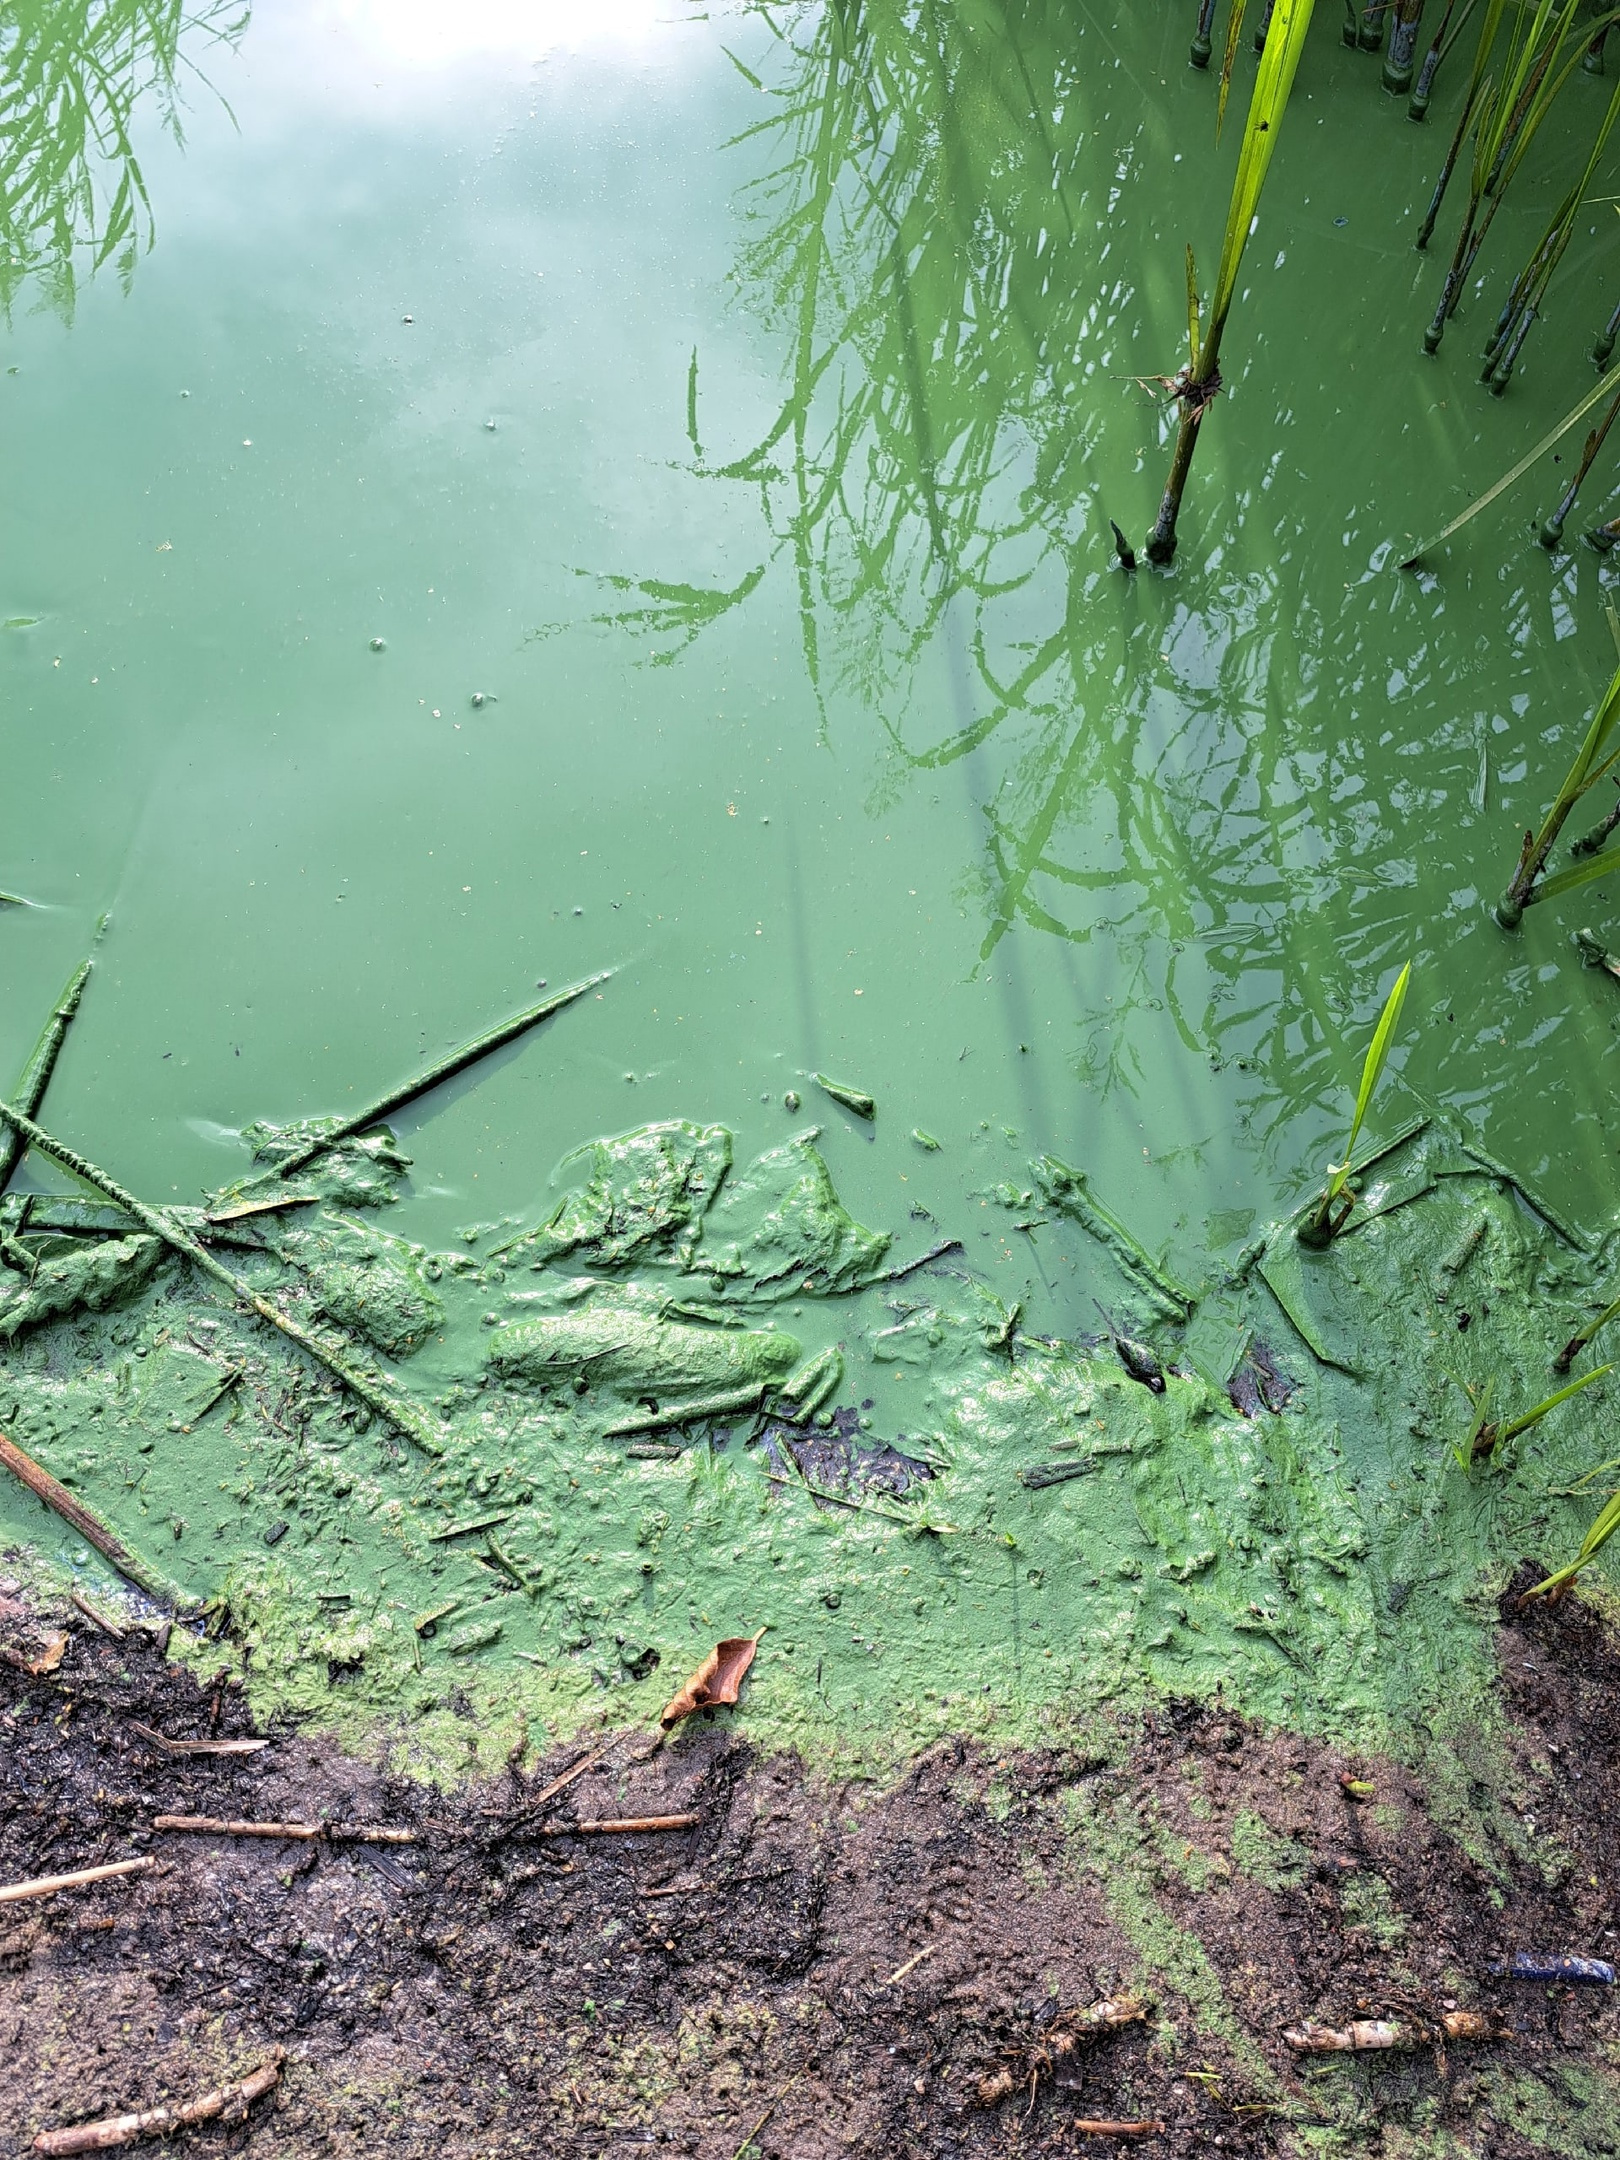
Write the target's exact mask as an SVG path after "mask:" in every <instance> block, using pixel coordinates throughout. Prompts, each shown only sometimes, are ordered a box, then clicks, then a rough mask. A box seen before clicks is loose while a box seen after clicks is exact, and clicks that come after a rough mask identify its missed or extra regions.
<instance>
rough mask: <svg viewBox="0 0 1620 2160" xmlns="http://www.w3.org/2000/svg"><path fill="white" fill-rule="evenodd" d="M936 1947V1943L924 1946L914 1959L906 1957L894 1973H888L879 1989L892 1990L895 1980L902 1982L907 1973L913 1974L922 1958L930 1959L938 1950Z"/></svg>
mask: <svg viewBox="0 0 1620 2160" xmlns="http://www.w3.org/2000/svg"><path fill="white" fill-rule="evenodd" d="M938 1947H939V1945H938V1944H937V1943H928V1944H926V1945H925V1946H924V1947H923V1948H922V1949H921V1950H919V1951H918V1952H917V1955H916V1956H915V1957H908V1958H907V1959H906V1962H905V1963H904V1964H903V1965H901V1966H899V1967H898V1968H897V1969H896V1970H895V1971H894V1972H892V1973H890V1975H889V1977H888V1979H887V1980H884V1981H882V1982H881V1983H880V1987H886V1988H892V1987H893V1986H894V1984H895V1982H896V1981H897V1980H903V1979H904V1978H905V1977H906V1974H907V1973H908V1972H915V1971H916V1969H917V1967H918V1966H919V1965H920V1964H921V1963H922V1961H923V1959H924V1958H931V1957H932V1956H933V1954H934V1952H935V1951H936V1950H937V1949H938Z"/></svg>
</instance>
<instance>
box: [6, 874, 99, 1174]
mask: <svg viewBox="0 0 1620 2160" xmlns="http://www.w3.org/2000/svg"><path fill="white" fill-rule="evenodd" d="M106 927H107V918H106V916H105V915H103V916H102V918H101V921H100V922H99V923H98V924H97V925H96V937H97V939H98V941H99V939H100V937H101V933H102V931H103V930H105V929H106ZM93 951H94V948H93V947H92V952H93ZM90 968H91V961H90V960H88V959H86V960H82V961H81V962H80V963H79V965H78V966H77V967H76V968H75V969H74V971H73V973H72V974H71V975H70V976H69V977H68V980H67V982H66V984H65V985H64V987H63V990H62V995H61V996H60V997H59V998H58V999H57V1001H56V1007H55V1010H54V1011H53V1012H52V1014H51V1017H50V1018H49V1020H47V1021H46V1023H45V1031H44V1033H43V1034H42V1035H41V1036H40V1038H39V1041H38V1042H37V1043H36V1044H35V1045H34V1051H33V1055H32V1056H31V1057H30V1058H29V1060H28V1063H27V1064H26V1065H25V1066H24V1067H23V1069H22V1072H21V1074H20V1075H19V1077H18V1080H17V1085H16V1087H15V1088H14V1089H13V1091H12V1092H13V1093H14V1094H15V1096H16V1098H17V1104H18V1107H19V1108H20V1109H22V1110H24V1111H25V1112H26V1113H27V1114H28V1116H29V1117H33V1116H35V1115H36V1114H37V1112H38V1110H39V1106H40V1104H41V1103H42V1102H43V1101H44V1100H45V1090H46V1089H47V1088H48V1087H49V1086H50V1084H51V1074H52V1073H53V1072H55V1070H56V1061H57V1059H58V1058H59V1057H60V1056H61V1054H62V1045H63V1043H65V1042H66V1041H67V1031H68V1029H69V1028H70V1027H71V1026H72V1024H73V1016H74V1014H75V1013H76V1012H77V1011H78V1009H79V1000H80V998H82V997H83V995H84V986H85V984H86V983H87V982H88V981H89V980H90ZM27 1152H28V1150H27V1148H26V1146H25V1145H24V1143H23V1142H22V1141H21V1140H20V1139H19V1138H18V1136H17V1134H16V1133H15V1132H13V1131H12V1129H11V1127H10V1126H9V1125H4V1126H0V1193H3V1192H4V1191H5V1189H6V1187H7V1186H8V1185H9V1184H10V1183H11V1180H12V1178H13V1176H14V1175H15V1173H16V1169H17V1165H18V1163H20V1162H21V1161H22V1159H23V1157H24V1155H26V1154H27Z"/></svg>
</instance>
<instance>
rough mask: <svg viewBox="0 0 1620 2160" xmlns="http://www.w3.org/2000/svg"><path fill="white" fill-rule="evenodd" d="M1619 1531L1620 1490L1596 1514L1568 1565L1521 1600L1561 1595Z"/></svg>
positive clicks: (1522, 1601)
mask: <svg viewBox="0 0 1620 2160" xmlns="http://www.w3.org/2000/svg"><path fill="white" fill-rule="evenodd" d="M1616 1530H1620V1493H1611V1494H1610V1496H1609V1498H1608V1499H1607V1500H1605V1501H1604V1503H1603V1505H1602V1507H1600V1508H1599V1509H1598V1511H1597V1514H1596V1515H1595V1516H1594V1517H1593V1519H1592V1527H1591V1528H1590V1529H1589V1530H1588V1531H1587V1533H1586V1535H1585V1537H1584V1538H1582V1540H1581V1549H1580V1551H1579V1552H1578V1553H1577V1554H1576V1555H1575V1557H1574V1559H1573V1560H1572V1561H1571V1562H1570V1563H1569V1565H1568V1567H1561V1568H1559V1569H1558V1570H1557V1572H1556V1573H1555V1574H1552V1575H1549V1576H1547V1578H1546V1579H1545V1581H1543V1582H1538V1583H1537V1584H1536V1585H1535V1586H1534V1588H1533V1589H1529V1590H1527V1591H1526V1592H1525V1593H1524V1596H1523V1597H1522V1598H1521V1599H1520V1600H1519V1603H1520V1604H1521V1605H1523V1604H1525V1603H1526V1602H1527V1601H1528V1600H1529V1599H1531V1598H1533V1597H1546V1596H1548V1595H1551V1596H1554V1597H1557V1596H1558V1595H1559V1594H1560V1593H1561V1592H1562V1591H1563V1590H1565V1589H1567V1587H1568V1586H1569V1584H1570V1583H1572V1582H1573V1581H1574V1580H1575V1577H1576V1576H1577V1575H1578V1574H1579V1573H1580V1572H1581V1569H1582V1568H1583V1567H1587V1566H1589V1565H1590V1563H1591V1562H1592V1561H1593V1560H1595V1559H1596V1558H1597V1556H1598V1554H1599V1553H1600V1552H1601V1551H1602V1550H1603V1547H1604V1546H1605V1545H1607V1544H1608V1542H1609V1540H1610V1538H1612V1537H1613V1536H1614V1533H1615V1532H1616Z"/></svg>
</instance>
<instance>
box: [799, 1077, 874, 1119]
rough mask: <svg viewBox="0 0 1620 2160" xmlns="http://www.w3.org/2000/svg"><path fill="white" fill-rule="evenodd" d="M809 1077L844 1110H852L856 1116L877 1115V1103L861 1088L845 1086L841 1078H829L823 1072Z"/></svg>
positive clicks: (868, 1116)
mask: <svg viewBox="0 0 1620 2160" xmlns="http://www.w3.org/2000/svg"><path fill="white" fill-rule="evenodd" d="M810 1077H811V1078H812V1079H813V1080H814V1081H815V1083H816V1086H817V1087H818V1088H820V1090H821V1092H822V1093H823V1094H824V1095H830V1096H831V1097H832V1099H833V1101H834V1102H835V1103H842V1104H843V1106H844V1108H845V1109H846V1110H853V1111H854V1113H855V1115H856V1116H857V1117H863V1118H875V1117H876V1116H877V1104H876V1102H874V1101H873V1099H872V1097H871V1096H870V1095H868V1094H867V1093H866V1091H865V1090H864V1089H863V1088H853V1087H846V1086H845V1084H844V1082H843V1081H842V1080H829V1079H828V1077H827V1075H826V1074H825V1073H812V1074H811V1076H810Z"/></svg>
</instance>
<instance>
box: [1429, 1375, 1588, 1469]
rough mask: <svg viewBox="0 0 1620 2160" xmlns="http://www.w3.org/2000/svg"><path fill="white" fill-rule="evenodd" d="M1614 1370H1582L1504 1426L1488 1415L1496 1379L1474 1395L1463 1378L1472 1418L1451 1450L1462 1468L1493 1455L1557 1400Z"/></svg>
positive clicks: (1553, 1407) (1574, 1392)
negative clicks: (1576, 1378) (1462, 1435)
mask: <svg viewBox="0 0 1620 2160" xmlns="http://www.w3.org/2000/svg"><path fill="white" fill-rule="evenodd" d="M1613 1371H1614V1367H1613V1366H1612V1365H1599V1366H1598V1367H1597V1369H1596V1371H1594V1372H1589V1373H1582V1375H1581V1377H1580V1378H1579V1379H1578V1380H1572V1381H1571V1382H1570V1383H1569V1385H1568V1387H1561V1388H1560V1389H1559V1390H1558V1392H1557V1394H1556V1395H1549V1396H1548V1397H1547V1398H1546V1399H1545V1401H1543V1402H1538V1403H1537V1404H1536V1406H1535V1408H1534V1409H1533V1410H1525V1411H1523V1412H1521V1414H1520V1415H1519V1416H1518V1417H1516V1418H1510V1419H1509V1420H1508V1421H1507V1423H1506V1424H1505V1425H1504V1424H1501V1423H1499V1422H1498V1421H1497V1420H1496V1419H1494V1418H1493V1417H1492V1416H1491V1415H1490V1407H1491V1393H1492V1390H1493V1388H1494V1386H1495V1382H1494V1381H1490V1380H1488V1381H1487V1382H1486V1383H1485V1386H1484V1388H1483V1389H1482V1390H1481V1391H1480V1392H1479V1393H1478V1394H1477V1395H1476V1394H1475V1392H1474V1390H1473V1389H1472V1388H1471V1387H1469V1385H1468V1383H1467V1381H1466V1380H1465V1381H1464V1382H1463V1383H1462V1386H1463V1391H1464V1393H1465V1394H1466V1395H1467V1396H1468V1399H1469V1401H1470V1402H1471V1403H1472V1404H1473V1406H1474V1410H1475V1417H1474V1422H1473V1425H1472V1427H1471V1428H1470V1430H1469V1433H1468V1437H1467V1438H1466V1439H1465V1440H1464V1441H1463V1442H1462V1443H1461V1444H1460V1445H1459V1446H1458V1447H1455V1448H1453V1449H1452V1453H1453V1454H1454V1455H1455V1456H1456V1458H1457V1461H1458V1463H1459V1464H1460V1466H1461V1467H1462V1468H1463V1469H1464V1470H1467V1469H1469V1468H1471V1467H1472V1465H1473V1464H1474V1463H1476V1462H1479V1461H1480V1460H1482V1459H1483V1458H1484V1457H1486V1456H1490V1455H1494V1454H1495V1453H1496V1451H1497V1449H1498V1448H1499V1447H1505V1446H1506V1445H1507V1443H1508V1442H1509V1441H1510V1440H1517V1439H1518V1437H1519V1435H1520V1433H1524V1432H1528V1431H1529V1430H1530V1428H1531V1426H1532V1425H1539V1424H1540V1422H1541V1420H1542V1419H1543V1418H1544V1417H1545V1416H1546V1415H1547V1413H1548V1412H1549V1411H1550V1410H1556V1409H1557V1408H1558V1405H1559V1404H1560V1403H1562V1402H1568V1400H1569V1398H1570V1397H1571V1396H1572V1395H1578V1394H1579V1393H1580V1392H1581V1390H1582V1388H1589V1387H1590V1386H1591V1385H1592V1383H1593V1381H1594V1380H1601V1379H1602V1378H1603V1376H1604V1374H1605V1373H1611V1372H1613Z"/></svg>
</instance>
